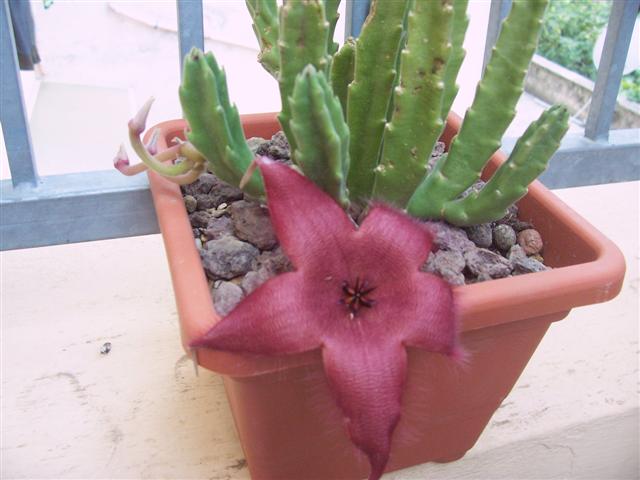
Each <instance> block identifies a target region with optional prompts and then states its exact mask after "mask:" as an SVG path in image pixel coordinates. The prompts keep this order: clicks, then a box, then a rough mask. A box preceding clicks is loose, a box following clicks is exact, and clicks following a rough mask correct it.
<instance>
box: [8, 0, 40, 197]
mask: <svg viewBox="0 0 640 480" xmlns="http://www.w3.org/2000/svg"><path fill="white" fill-rule="evenodd" d="M0 93H1V94H0V123H1V124H2V132H3V135H4V144H5V148H6V149H7V156H8V157H9V169H10V170H11V180H12V182H13V186H14V187H17V186H18V185H23V184H24V185H31V186H35V185H37V183H38V171H37V169H36V163H35V159H34V155H33V145H32V144H31V134H30V133H29V121H28V119H27V113H26V109H25V106H24V98H23V96H22V85H21V83H20V71H19V69H18V56H17V54H16V45H15V41H14V39H13V26H12V25H11V14H10V13H9V3H8V0H3V1H2V5H0Z"/></svg>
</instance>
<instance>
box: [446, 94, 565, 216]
mask: <svg viewBox="0 0 640 480" xmlns="http://www.w3.org/2000/svg"><path fill="white" fill-rule="evenodd" d="M568 128H569V113H568V111H567V109H566V108H565V107H563V106H560V105H555V106H553V107H551V108H550V109H548V110H546V111H545V112H543V113H542V115H541V116H540V118H538V120H536V121H535V122H533V123H531V125H529V128H527V130H526V131H525V132H524V134H523V135H522V137H520V138H519V139H518V141H517V142H516V145H515V147H514V149H513V151H512V152H511V155H510V156H509V158H508V159H507V161H506V162H504V163H503V164H502V165H501V166H500V167H499V168H498V170H497V171H496V172H495V173H494V174H493V176H492V177H491V179H490V180H489V181H488V182H487V184H486V185H485V186H484V187H483V188H482V189H481V190H480V191H479V192H473V193H471V194H469V195H468V196H466V197H465V198H463V199H460V200H454V201H451V202H447V203H445V206H444V218H445V220H447V221H448V222H450V223H453V224H455V225H461V226H464V225H477V224H479V223H485V222H491V221H493V220H498V219H499V218H502V217H503V216H504V215H505V214H506V210H507V208H509V206H511V205H512V204H513V203H515V202H516V201H518V200H519V199H520V198H522V197H524V196H525V195H526V193H527V187H528V186H529V184H530V183H531V182H532V181H534V180H535V179H536V178H538V176H539V175H540V174H541V173H542V172H543V171H544V170H545V169H546V168H547V165H548V163H549V159H550V158H551V156H552V155H553V154H554V153H555V151H556V150H557V149H558V147H559V146H560V141H561V140H562V137H563V136H564V134H565V133H566V132H567V130H568Z"/></svg>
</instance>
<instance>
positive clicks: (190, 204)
mask: <svg viewBox="0 0 640 480" xmlns="http://www.w3.org/2000/svg"><path fill="white" fill-rule="evenodd" d="M197 205H198V201H197V200H196V198H195V197H193V196H191V195H185V197H184V206H185V207H187V212H188V213H193V212H195V211H196V207H197Z"/></svg>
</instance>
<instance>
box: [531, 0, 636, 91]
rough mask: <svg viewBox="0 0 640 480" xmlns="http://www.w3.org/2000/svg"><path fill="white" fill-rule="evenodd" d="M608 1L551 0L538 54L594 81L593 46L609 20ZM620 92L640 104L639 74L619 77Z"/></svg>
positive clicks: (609, 6)
mask: <svg viewBox="0 0 640 480" xmlns="http://www.w3.org/2000/svg"><path fill="white" fill-rule="evenodd" d="M610 10H611V0H580V1H575V0H551V1H550V4H549V8H548V9H547V12H546V14H545V16H544V24H543V26H542V32H541V34H540V42H539V43H538V53H539V54H540V55H542V56H543V57H545V58H548V59H549V60H551V61H553V62H556V63H558V64H560V65H562V66H563V67H565V68H568V69H569V70H572V71H574V72H577V73H579V74H581V75H584V76H585V77H587V78H590V79H591V80H595V79H596V73H597V71H596V66H595V65H594V63H593V47H594V45H595V43H596V40H597V39H598V36H599V35H600V32H601V31H602V29H603V28H604V27H605V26H606V25H607V22H608V21H609V12H610ZM621 90H622V93H623V94H624V95H625V96H626V97H627V98H628V99H629V100H632V101H634V102H640V72H639V71H638V70H636V71H635V72H632V73H630V74H628V75H625V76H624V77H623V78H622V85H621Z"/></svg>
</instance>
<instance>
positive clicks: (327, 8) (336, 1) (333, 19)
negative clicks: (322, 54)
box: [323, 0, 340, 55]
mask: <svg viewBox="0 0 640 480" xmlns="http://www.w3.org/2000/svg"><path fill="white" fill-rule="evenodd" d="M323 2H324V14H325V18H326V19H327V21H328V22H329V37H328V38H327V42H328V43H327V49H328V51H329V54H330V55H334V54H335V53H336V52H337V51H338V44H337V43H336V42H334V41H333V34H334V33H335V31H336V24H337V23H338V17H339V16H340V14H338V7H339V6H340V0H323Z"/></svg>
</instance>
